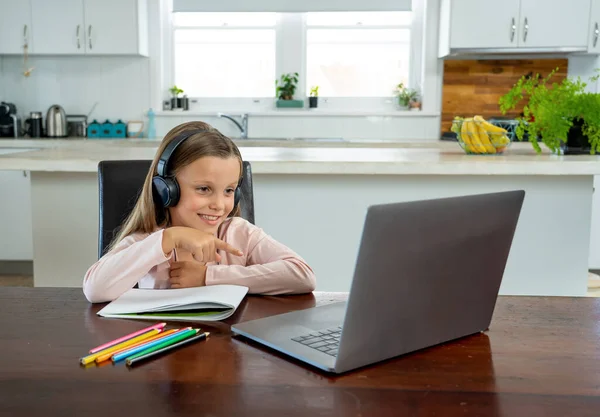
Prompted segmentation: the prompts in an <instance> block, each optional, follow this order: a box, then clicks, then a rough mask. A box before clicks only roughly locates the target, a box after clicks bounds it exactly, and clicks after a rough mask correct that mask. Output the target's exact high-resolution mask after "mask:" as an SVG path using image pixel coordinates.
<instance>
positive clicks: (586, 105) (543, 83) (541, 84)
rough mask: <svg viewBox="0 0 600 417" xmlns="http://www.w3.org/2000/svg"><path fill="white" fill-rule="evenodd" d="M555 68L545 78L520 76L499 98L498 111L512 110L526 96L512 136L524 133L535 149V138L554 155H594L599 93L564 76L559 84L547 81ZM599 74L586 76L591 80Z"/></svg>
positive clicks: (599, 145)
mask: <svg viewBox="0 0 600 417" xmlns="http://www.w3.org/2000/svg"><path fill="white" fill-rule="evenodd" d="M557 70H558V68H556V69H555V70H554V71H552V72H551V73H550V74H549V75H548V76H547V77H546V78H541V76H540V74H536V75H535V76H529V77H527V76H523V77H521V78H520V79H519V81H517V82H516V83H515V85H514V86H513V87H512V88H511V90H510V91H509V92H508V93H506V94H505V95H504V96H502V97H500V99H499V105H500V111H501V112H502V114H506V112H507V111H509V110H512V109H514V108H515V107H516V106H517V105H518V104H519V103H520V102H521V100H523V99H524V98H525V97H526V104H525V107H524V108H523V116H522V117H517V118H516V119H517V121H518V125H517V127H516V136H517V138H518V139H519V140H522V139H523V137H524V135H525V133H527V135H528V137H529V142H531V144H532V146H533V148H534V149H535V151H536V152H538V153H539V152H541V148H540V145H539V143H538V140H540V139H541V141H542V143H544V145H546V146H547V147H548V149H550V150H551V151H552V152H554V153H557V154H595V153H596V152H597V151H600V95H599V94H595V93H589V92H587V91H586V90H585V87H586V86H587V84H586V83H585V82H583V81H581V79H580V77H577V78H576V79H572V78H568V77H567V78H565V79H563V80H562V82H561V83H556V82H554V83H552V84H551V85H550V86H548V82H549V81H550V79H551V78H552V77H553V76H554V74H555V73H556V71H557ZM596 71H598V70H596ZM598 78H599V75H595V76H593V77H590V81H592V82H595V81H597V80H598Z"/></svg>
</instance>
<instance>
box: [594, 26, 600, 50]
mask: <svg viewBox="0 0 600 417" xmlns="http://www.w3.org/2000/svg"><path fill="white" fill-rule="evenodd" d="M598 35H600V30H598V22H596V24H595V25H594V48H595V47H596V43H598Z"/></svg>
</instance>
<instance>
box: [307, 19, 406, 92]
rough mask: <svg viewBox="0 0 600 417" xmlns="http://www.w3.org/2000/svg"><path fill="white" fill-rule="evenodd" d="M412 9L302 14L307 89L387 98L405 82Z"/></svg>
mask: <svg viewBox="0 0 600 417" xmlns="http://www.w3.org/2000/svg"><path fill="white" fill-rule="evenodd" d="M411 20H412V13H411V12H316V13H307V18H306V27H307V31H306V78H305V79H306V91H310V88H311V87H312V86H314V85H318V86H319V95H321V96H324V97H388V96H391V95H392V90H393V89H394V87H395V86H396V85H397V84H398V83H400V82H403V83H405V84H408V83H409V66H410V59H409V58H410V26H411Z"/></svg>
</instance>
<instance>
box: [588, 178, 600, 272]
mask: <svg viewBox="0 0 600 417" xmlns="http://www.w3.org/2000/svg"><path fill="white" fill-rule="evenodd" d="M589 268H590V269H600V176H599V175H594V196H593V197H592V226H591V230H590V256H589Z"/></svg>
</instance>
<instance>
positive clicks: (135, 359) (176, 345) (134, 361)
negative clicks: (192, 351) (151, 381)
mask: <svg viewBox="0 0 600 417" xmlns="http://www.w3.org/2000/svg"><path fill="white" fill-rule="evenodd" d="M209 334H210V333H208V332H207V333H201V334H199V335H196V336H193V337H188V338H187V339H183V340H182V341H180V342H177V343H172V344H170V345H167V346H164V347H161V348H157V349H155V350H153V351H151V352H148V353H146V354H143V355H140V354H137V355H134V356H132V357H131V358H127V360H126V361H125V363H126V364H127V366H134V365H137V364H139V363H140V362H143V361H145V360H147V359H150V358H153V357H156V356H158V355H162V354H163V353H166V352H169V351H171V350H175V349H177V348H179V347H181V346H184V345H187V344H191V343H194V342H197V341H200V340H204V339H206V338H207V337H208V335H209Z"/></svg>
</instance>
